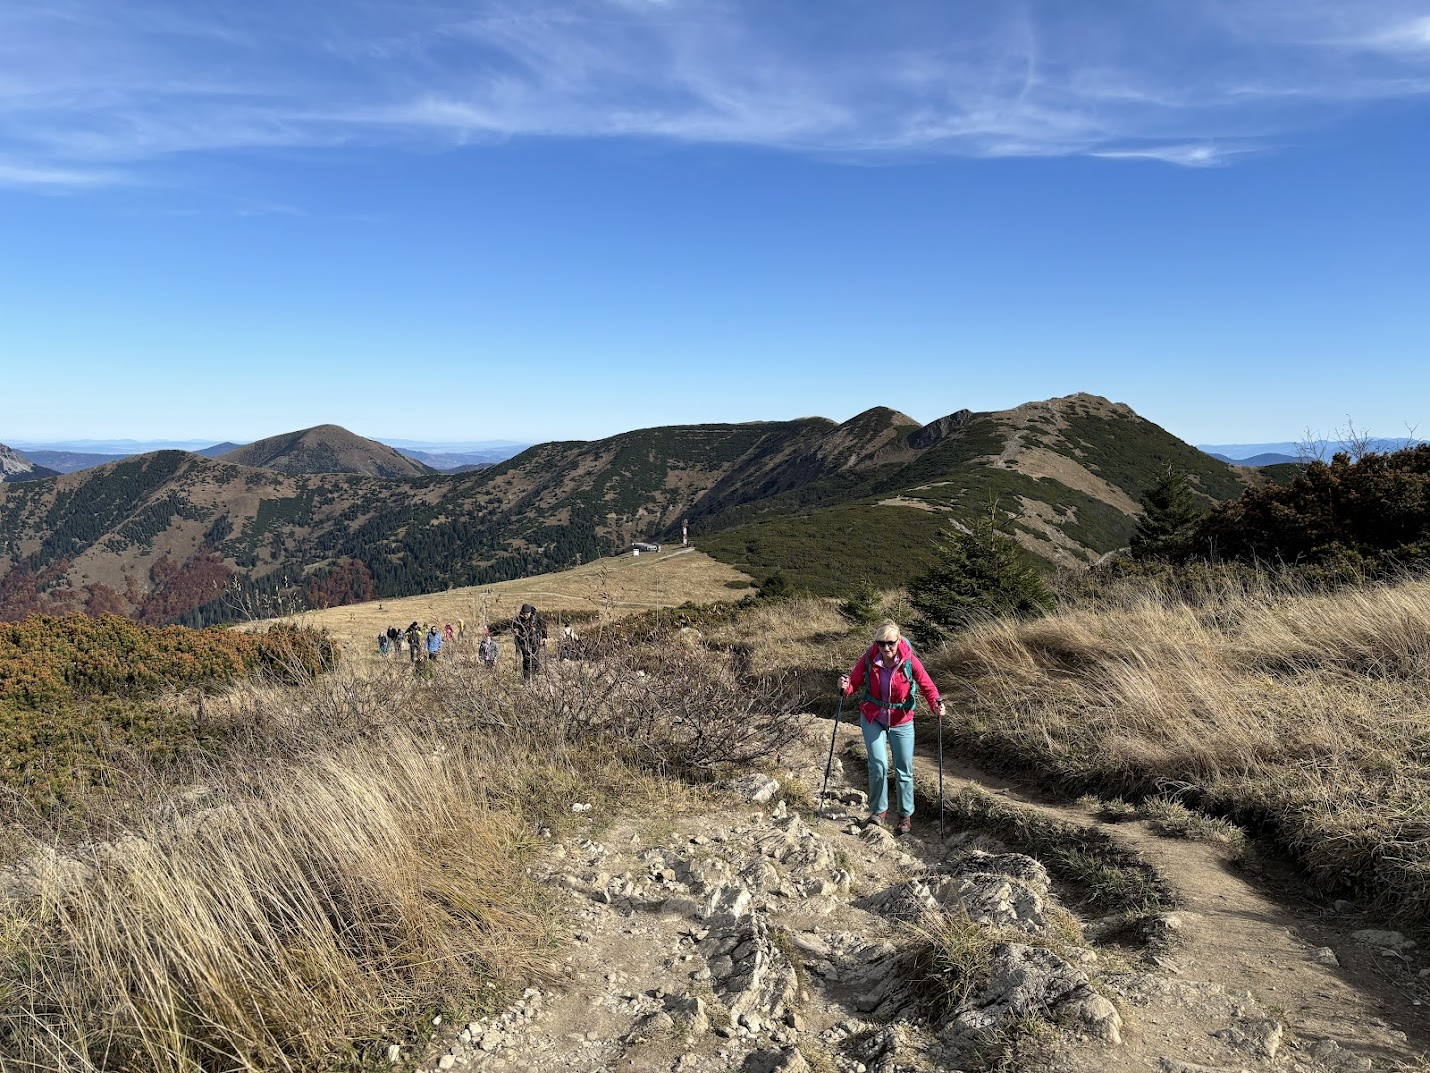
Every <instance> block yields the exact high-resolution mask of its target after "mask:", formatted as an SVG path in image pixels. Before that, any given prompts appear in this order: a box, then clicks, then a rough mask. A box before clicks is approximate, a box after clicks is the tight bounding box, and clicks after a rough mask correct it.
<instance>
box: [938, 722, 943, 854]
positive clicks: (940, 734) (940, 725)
mask: <svg viewBox="0 0 1430 1073" xmlns="http://www.w3.org/2000/svg"><path fill="white" fill-rule="evenodd" d="M938 840H939V842H940V843H942V842H943V716H941V715H940V716H939V717H938Z"/></svg>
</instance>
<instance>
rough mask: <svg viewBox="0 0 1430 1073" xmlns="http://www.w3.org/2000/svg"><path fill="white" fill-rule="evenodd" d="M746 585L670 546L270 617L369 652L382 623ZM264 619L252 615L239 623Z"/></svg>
mask: <svg viewBox="0 0 1430 1073" xmlns="http://www.w3.org/2000/svg"><path fill="white" fill-rule="evenodd" d="M751 584H752V583H751V581H750V578H749V576H748V575H747V574H743V573H741V572H740V571H739V570H736V569H735V568H733V567H730V566H726V565H725V564H724V563H720V562H717V561H716V560H714V559H712V558H710V557H709V556H708V555H705V554H703V553H702V552H699V551H686V550H682V549H681V548H680V547H679V546H674V547H665V548H663V549H662V550H661V551H659V552H655V553H653V554H642V555H622V556H619V557H615V558H606V559H598V560H596V561H595V562H590V563H585V564H583V565H581V566H577V567H574V568H572V569H570V570H563V571H561V572H559V573H555V574H539V575H536V576H534V577H528V578H520V579H518V580H516V581H501V582H497V583H496V584H493V585H475V586H469V587H465V588H456V589H448V590H447V591H446V592H436V593H430V594H428V595H425V596H406V597H401V598H398V599H392V600H372V601H368V602H367V603H360V604H347V605H344V606H343V607H333V608H328V609H326V610H322V611H304V612H302V613H301V614H299V615H296V616H293V617H292V618H290V619H283V620H271V621H296V622H300V623H302V624H303V625H305V626H311V627H313V628H315V629H320V630H324V631H326V632H327V633H328V634H329V635H331V636H332V637H333V638H334V639H335V640H336V641H338V643H339V644H340V645H341V646H342V649H343V651H344V652H345V653H348V654H350V655H351V654H359V655H364V656H365V655H368V654H373V653H376V651H377V648H376V645H377V635H378V634H379V633H381V632H382V631H383V630H385V629H387V628H388V627H389V626H396V627H397V628H398V629H406V627H407V624H408V623H409V622H419V623H427V624H436V625H438V626H441V625H444V624H445V623H448V622H450V623H451V624H452V625H453V626H456V625H457V623H458V622H459V621H465V622H466V624H467V627H468V629H469V630H471V629H476V630H477V631H478V632H480V629H481V627H482V626H484V625H486V624H487V623H491V622H503V621H506V620H508V619H511V618H512V617H514V616H515V615H516V613H517V611H518V610H519V609H520V607H521V605H522V604H526V603H529V604H533V605H535V606H536V608H537V609H538V610H539V611H540V612H541V613H542V615H543V616H545V618H546V620H547V622H548V623H551V624H555V623H557V622H559V621H562V619H563V617H565V616H574V617H575V618H576V619H577V621H589V620H590V619H591V618H592V617H595V616H601V617H603V618H607V619H610V618H621V617H625V616H628V615H635V614H640V613H642V612H645V611H650V610H654V609H657V608H666V607H677V606H679V605H681V604H685V603H694V604H711V603H716V602H718V601H737V600H740V599H742V598H743V597H745V596H747V595H749V594H750V592H751ZM269 624H270V621H264V622H257V623H253V624H251V625H250V626H247V627H244V628H246V629H254V628H257V629H262V628H264V627H266V626H267V625H269ZM469 636H470V635H469ZM507 647H508V648H509V647H510V646H509V645H508V646H507Z"/></svg>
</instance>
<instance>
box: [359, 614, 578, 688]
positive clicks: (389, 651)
mask: <svg viewBox="0 0 1430 1073" xmlns="http://www.w3.org/2000/svg"><path fill="white" fill-rule="evenodd" d="M511 632H512V637H513V640H514V641H515V643H516V650H517V652H519V653H520V654H521V676H522V677H523V678H531V677H533V676H534V675H536V674H537V673H539V672H540V670H541V656H542V650H543V648H544V647H545V645H546V620H545V619H543V618H542V617H541V614H540V613H539V612H538V611H537V610H536V608H535V607H533V606H532V605H531V604H522V605H521V610H520V611H519V612H518V613H517V616H516V618H514V619H513V620H512V623H511ZM466 635H467V624H466V622H465V621H463V620H460V619H459V620H458V622H457V626H456V628H455V629H454V628H453V626H452V624H451V623H450V622H449V623H447V624H446V625H445V626H444V627H442V628H441V629H438V628H437V626H436V625H428V624H424V623H418V622H415V621H414V622H413V623H412V624H411V625H409V626H408V627H407V629H405V630H400V629H398V628H397V627H396V626H389V627H388V628H387V629H386V630H385V631H383V632H382V633H380V634H378V635H377V652H378V656H379V657H382V658H386V657H388V656H397V655H399V654H400V653H401V652H402V649H403V646H404V645H405V646H406V648H407V652H408V655H409V658H410V660H411V662H412V663H413V665H414V666H416V665H418V664H421V663H423V662H424V661H423V656H424V655H425V656H426V662H429V663H430V662H435V661H436V660H437V657H438V656H439V655H440V654H441V652H442V648H443V646H444V645H451V644H454V643H457V642H461V641H464V640H465V639H466ZM574 642H575V634H574V633H573V632H572V630H571V627H570V626H567V627H566V628H565V631H564V634H563V651H562V655H563V656H564V657H568V658H569V653H568V651H567V643H569V644H571V645H574ZM500 656H501V649H500V647H499V646H498V644H497V639H496V636H495V635H494V634H493V633H492V630H491V627H490V626H484V627H483V628H482V639H481V641H479V642H478V644H477V658H478V659H479V660H480V661H481V663H482V665H483V666H484V667H486V668H487V669H488V670H495V669H496V665H497V660H498V659H499V658H500Z"/></svg>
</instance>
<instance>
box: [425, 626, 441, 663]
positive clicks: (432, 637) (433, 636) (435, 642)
mask: <svg viewBox="0 0 1430 1073" xmlns="http://www.w3.org/2000/svg"><path fill="white" fill-rule="evenodd" d="M441 651H442V635H441V634H440V633H438V632H437V627H436V626H433V627H432V628H431V629H429V630H428V631H427V658H428V659H430V660H435V659H436V658H437V654H438V653H439V652H441Z"/></svg>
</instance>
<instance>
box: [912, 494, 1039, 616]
mask: <svg viewBox="0 0 1430 1073" xmlns="http://www.w3.org/2000/svg"><path fill="white" fill-rule="evenodd" d="M998 516H999V512H998V510H997V505H996V504H993V505H991V506H990V508H989V511H988V514H987V516H986V517H984V518H982V519H980V520H979V521H978V522H976V523H975V524H974V527H973V531H972V532H964V531H963V530H961V529H957V528H954V527H952V526H949V527H948V528H946V529H944V530H943V531H942V532H941V533H940V534H939V536H938V539H937V542H936V544H935V551H936V553H937V556H938V560H937V562H935V564H934V565H933V567H932V568H931V569H930V570H929V571H928V572H927V573H925V574H921V575H919V576H918V577H916V578H914V579H913V580H912V581H910V582H909V602H910V603H911V604H912V605H913V607H914V610H915V612H917V616H918V618H917V622H916V623H915V630H916V632H917V633H919V635H920V636H921V637H922V638H924V639H926V641H927V642H931V643H937V642H939V641H942V640H945V639H946V638H948V637H949V635H951V634H953V633H957V632H958V631H959V630H963V629H967V628H968V627H969V626H971V625H972V624H973V623H975V622H977V621H978V620H980V619H984V618H992V617H997V616H1001V615H1016V616H1018V617H1020V618H1034V617H1037V616H1038V615H1042V614H1044V613H1046V612H1047V611H1048V610H1050V609H1051V608H1052V606H1053V594H1052V592H1051V591H1049V589H1048V587H1047V585H1045V584H1044V583H1043V579H1042V578H1041V577H1040V576H1039V574H1038V571H1037V569H1036V567H1034V566H1033V564H1032V563H1031V562H1030V561H1029V559H1028V556H1027V555H1026V553H1025V552H1024V551H1023V549H1022V548H1020V547H1018V545H1017V543H1016V542H1015V541H1014V540H1013V538H1012V537H1010V536H1009V535H1008V534H1007V533H1006V532H1004V531H1003V524H1002V523H1000V521H999V518H998Z"/></svg>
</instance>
